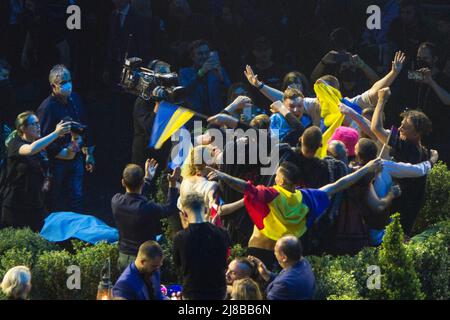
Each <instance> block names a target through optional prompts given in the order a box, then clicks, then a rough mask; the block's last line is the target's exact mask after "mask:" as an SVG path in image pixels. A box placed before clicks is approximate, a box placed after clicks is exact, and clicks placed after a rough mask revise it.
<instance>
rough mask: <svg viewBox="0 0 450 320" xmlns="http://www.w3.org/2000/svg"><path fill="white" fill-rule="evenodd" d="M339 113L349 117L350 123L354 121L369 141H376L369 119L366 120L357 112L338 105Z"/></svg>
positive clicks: (343, 105)
mask: <svg viewBox="0 0 450 320" xmlns="http://www.w3.org/2000/svg"><path fill="white" fill-rule="evenodd" d="M339 111H341V113H342V114H343V115H345V116H346V117H349V118H350V119H351V120H352V121H354V122H355V123H356V124H357V125H358V127H359V128H360V129H361V131H362V132H364V133H365V134H366V135H368V136H369V137H370V138H371V139H374V140H375V139H377V137H376V136H375V134H374V133H373V132H372V130H371V129H370V126H371V123H370V121H369V119H366V118H365V117H364V116H362V115H360V114H359V113H358V112H356V111H355V110H353V109H352V108H349V107H347V106H346V105H345V104H343V103H340V104H339Z"/></svg>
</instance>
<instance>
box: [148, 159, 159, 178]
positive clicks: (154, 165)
mask: <svg viewBox="0 0 450 320" xmlns="http://www.w3.org/2000/svg"><path fill="white" fill-rule="evenodd" d="M156 169H158V162H157V161H156V160H155V159H147V161H146V162H145V178H147V179H150V180H151V179H153V178H154V177H155V174H156Z"/></svg>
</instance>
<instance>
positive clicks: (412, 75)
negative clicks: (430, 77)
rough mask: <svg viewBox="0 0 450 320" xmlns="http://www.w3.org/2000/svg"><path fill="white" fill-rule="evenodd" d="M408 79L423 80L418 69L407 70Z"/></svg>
mask: <svg viewBox="0 0 450 320" xmlns="http://www.w3.org/2000/svg"><path fill="white" fill-rule="evenodd" d="M408 80H415V81H423V74H422V73H420V72H419V71H411V70H408Z"/></svg>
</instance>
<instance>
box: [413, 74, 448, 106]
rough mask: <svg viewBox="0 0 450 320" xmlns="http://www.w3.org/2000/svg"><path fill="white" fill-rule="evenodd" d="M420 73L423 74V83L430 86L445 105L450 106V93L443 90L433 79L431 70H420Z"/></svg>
mask: <svg viewBox="0 0 450 320" xmlns="http://www.w3.org/2000/svg"><path fill="white" fill-rule="evenodd" d="M419 72H421V73H422V74H423V82H425V83H426V84H428V85H429V86H430V87H431V88H432V89H433V91H434V92H435V93H436V95H437V96H438V97H439V99H440V100H441V101H442V103H443V104H445V105H446V106H450V92H448V91H447V90H445V89H444V88H442V87H441V86H440V85H439V84H438V83H437V82H436V81H435V80H434V79H433V77H432V75H431V70H430V69H428V68H424V69H420V70H419Z"/></svg>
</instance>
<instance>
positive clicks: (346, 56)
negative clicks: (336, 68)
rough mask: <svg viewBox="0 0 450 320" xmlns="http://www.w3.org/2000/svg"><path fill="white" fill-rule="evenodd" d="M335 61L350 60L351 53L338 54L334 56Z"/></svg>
mask: <svg viewBox="0 0 450 320" xmlns="http://www.w3.org/2000/svg"><path fill="white" fill-rule="evenodd" d="M334 61H335V63H338V64H339V63H344V62H349V61H350V55H349V54H346V53H344V54H336V55H335V56H334Z"/></svg>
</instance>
